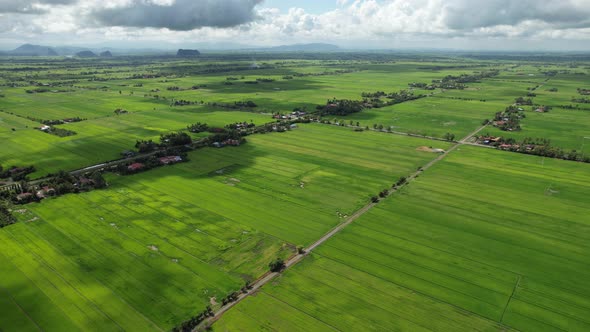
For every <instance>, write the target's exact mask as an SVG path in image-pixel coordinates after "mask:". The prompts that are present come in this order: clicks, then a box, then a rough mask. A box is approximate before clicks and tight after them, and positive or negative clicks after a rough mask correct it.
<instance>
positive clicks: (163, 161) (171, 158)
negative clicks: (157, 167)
mask: <svg viewBox="0 0 590 332" xmlns="http://www.w3.org/2000/svg"><path fill="white" fill-rule="evenodd" d="M158 160H159V161H160V164H162V165H170V164H175V163H178V162H181V161H182V157H180V156H166V157H162V158H159V159H158Z"/></svg>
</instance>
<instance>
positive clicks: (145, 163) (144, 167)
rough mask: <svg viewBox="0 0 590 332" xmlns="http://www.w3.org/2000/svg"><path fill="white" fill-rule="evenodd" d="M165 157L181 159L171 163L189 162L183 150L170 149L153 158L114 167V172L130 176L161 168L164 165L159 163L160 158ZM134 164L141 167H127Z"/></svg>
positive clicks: (140, 159)
mask: <svg viewBox="0 0 590 332" xmlns="http://www.w3.org/2000/svg"><path fill="white" fill-rule="evenodd" d="M167 156H179V157H180V158H181V160H179V161H174V162H173V163H179V162H187V161H189V159H188V154H187V153H186V151H185V150H184V149H179V148H172V149H167V150H164V151H161V152H158V153H156V154H155V155H153V156H149V157H145V158H139V159H136V160H134V161H133V162H131V163H126V164H119V165H117V166H116V168H115V169H114V171H115V172H117V173H119V174H121V175H131V174H136V173H140V172H145V171H149V170H151V169H154V168H157V167H161V166H163V165H164V164H163V163H162V162H161V161H160V158H162V157H167ZM135 163H139V164H141V167H140V168H137V169H134V168H130V167H129V166H130V165H132V164H135Z"/></svg>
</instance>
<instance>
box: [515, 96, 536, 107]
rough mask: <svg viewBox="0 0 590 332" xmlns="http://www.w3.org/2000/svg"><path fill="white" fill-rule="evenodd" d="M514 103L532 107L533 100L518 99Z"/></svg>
mask: <svg viewBox="0 0 590 332" xmlns="http://www.w3.org/2000/svg"><path fill="white" fill-rule="evenodd" d="M514 103H515V104H517V105H533V100H532V99H531V98H527V99H525V98H524V97H518V98H516V99H515V100H514Z"/></svg>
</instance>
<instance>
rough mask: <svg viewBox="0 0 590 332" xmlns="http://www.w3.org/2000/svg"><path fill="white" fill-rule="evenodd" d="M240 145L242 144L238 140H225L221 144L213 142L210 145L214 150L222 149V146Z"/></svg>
mask: <svg viewBox="0 0 590 332" xmlns="http://www.w3.org/2000/svg"><path fill="white" fill-rule="evenodd" d="M240 144H242V142H241V140H239V139H226V140H225V141H222V142H213V144H211V145H212V146H213V147H215V148H222V147H224V146H240Z"/></svg>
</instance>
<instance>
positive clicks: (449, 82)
mask: <svg viewBox="0 0 590 332" xmlns="http://www.w3.org/2000/svg"><path fill="white" fill-rule="evenodd" d="M499 73H500V71H499V70H490V71H486V72H476V73H473V74H461V75H459V76H454V75H447V76H445V77H444V78H443V79H442V80H433V81H432V83H433V85H432V86H433V87H434V88H440V89H448V90H453V89H457V90H463V89H465V88H466V85H465V84H467V83H479V82H481V80H482V79H484V78H489V77H493V76H497V75H498V74H499Z"/></svg>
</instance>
